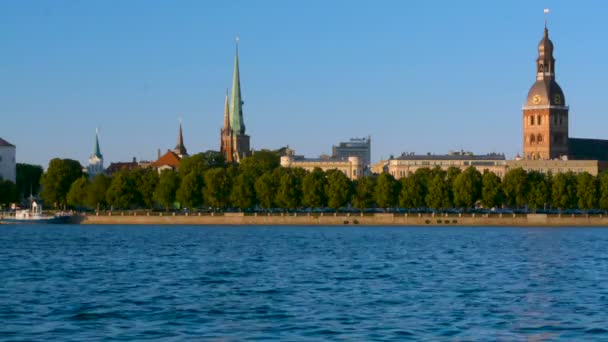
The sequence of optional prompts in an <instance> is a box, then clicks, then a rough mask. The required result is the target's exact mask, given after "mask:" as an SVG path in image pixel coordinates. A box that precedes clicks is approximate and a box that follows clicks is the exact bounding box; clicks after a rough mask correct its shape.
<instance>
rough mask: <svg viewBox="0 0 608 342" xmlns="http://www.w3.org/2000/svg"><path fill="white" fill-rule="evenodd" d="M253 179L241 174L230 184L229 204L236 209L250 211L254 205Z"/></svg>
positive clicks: (244, 173)
mask: <svg viewBox="0 0 608 342" xmlns="http://www.w3.org/2000/svg"><path fill="white" fill-rule="evenodd" d="M255 198H256V197H255V179H254V178H253V177H252V176H251V175H249V174H248V173H247V172H241V173H240V174H239V175H238V176H236V177H235V178H234V182H232V192H231V193H230V202H232V205H234V206H235V207H237V208H240V209H250V208H253V206H254V205H255Z"/></svg>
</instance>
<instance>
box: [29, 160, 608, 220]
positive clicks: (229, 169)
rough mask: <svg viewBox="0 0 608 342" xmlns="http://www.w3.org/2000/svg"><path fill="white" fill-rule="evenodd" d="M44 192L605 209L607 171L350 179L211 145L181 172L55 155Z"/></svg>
mask: <svg viewBox="0 0 608 342" xmlns="http://www.w3.org/2000/svg"><path fill="white" fill-rule="evenodd" d="M41 184H42V191H41V193H40V195H41V197H42V198H43V199H44V201H45V202H46V203H47V205H48V204H52V205H54V206H57V207H64V206H69V207H72V208H76V209H85V208H88V209H93V210H98V209H99V210H107V209H138V208H158V209H166V210H172V209H180V208H191V209H195V208H206V209H209V208H211V209H213V210H224V209H228V208H232V209H241V210H250V209H274V208H277V209H297V208H331V209H335V210H338V209H340V208H346V207H352V208H356V209H361V210H363V209H367V208H398V207H399V208H433V209H448V208H473V207H476V206H479V205H481V206H483V207H485V208H500V207H509V208H524V207H526V208H529V209H543V208H547V209H549V208H555V209H557V208H559V209H574V208H578V209H594V208H600V209H604V210H608V173H602V174H600V175H599V176H597V177H594V176H592V175H590V174H588V173H580V174H574V173H572V172H568V173H559V174H556V175H551V174H544V173H540V172H537V171H530V172H526V171H524V170H523V169H521V168H518V169H513V170H510V171H509V172H507V174H506V175H505V177H504V179H501V178H500V177H498V176H497V175H495V174H494V173H491V172H484V173H480V172H479V171H477V170H476V169H475V168H472V167H470V168H467V169H466V170H464V171H461V170H460V169H458V168H456V167H451V168H449V169H448V170H442V169H440V168H434V169H425V168H422V169H418V170H417V171H416V172H415V173H413V174H411V175H409V176H407V177H404V178H401V179H395V178H394V177H393V176H392V175H390V174H388V173H383V174H380V175H369V176H364V177H362V178H360V179H358V180H355V181H352V180H350V179H349V178H348V177H347V176H346V175H344V173H342V172H340V171H338V170H328V171H322V170H321V169H318V168H317V169H314V170H313V171H310V172H309V171H305V170H304V169H301V168H283V167H280V166H279V155H278V154H277V153H274V152H270V151H260V152H256V153H255V154H254V155H253V156H251V157H248V158H245V159H244V160H243V161H242V162H241V163H240V164H238V165H237V164H227V163H225V161H224V159H223V157H222V155H221V154H220V153H218V152H215V151H208V152H204V153H199V154H196V155H193V156H191V157H186V158H184V159H182V161H181V165H180V170H179V172H176V171H173V170H164V171H162V172H161V173H160V174H159V173H158V172H157V170H154V169H142V168H138V169H134V170H123V171H119V172H118V173H116V174H114V175H112V176H107V175H103V174H102V175H97V176H96V177H94V178H93V179H88V178H87V177H86V175H84V174H83V173H82V167H81V166H80V164H79V163H78V162H77V161H74V160H69V159H54V160H52V161H51V162H50V164H49V168H48V170H47V172H46V173H44V174H43V176H42V179H41Z"/></svg>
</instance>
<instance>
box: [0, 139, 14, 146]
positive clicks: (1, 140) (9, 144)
mask: <svg viewBox="0 0 608 342" xmlns="http://www.w3.org/2000/svg"><path fill="white" fill-rule="evenodd" d="M0 146H7V147H15V145H13V144H11V143H9V142H8V141H6V140H4V139H2V138H0Z"/></svg>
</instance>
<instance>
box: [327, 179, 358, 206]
mask: <svg viewBox="0 0 608 342" xmlns="http://www.w3.org/2000/svg"><path fill="white" fill-rule="evenodd" d="M326 175H327V189H326V194H327V205H328V206H329V207H330V208H333V209H334V210H338V209H340V208H341V207H344V206H346V205H347V204H348V202H349V201H350V199H351V196H352V193H353V184H352V182H351V181H350V179H348V177H346V175H345V174H344V173H343V172H341V171H339V170H329V171H327V173H326Z"/></svg>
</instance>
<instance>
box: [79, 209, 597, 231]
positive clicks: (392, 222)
mask: <svg viewBox="0 0 608 342" xmlns="http://www.w3.org/2000/svg"><path fill="white" fill-rule="evenodd" d="M74 223H80V224H142V225H144V224H145V225H153V224H176V225H324V226H325V225H364V226H435V227H437V226H608V216H605V215H603V216H602V215H545V214H527V215H512V214H508V215H498V214H492V215H479V214H478V215H471V214H466V215H458V214H450V215H427V214H365V215H361V214H350V215H348V214H302V213H300V214H293V213H292V214H272V215H268V214H243V213H226V214H216V215H212V214H201V215H198V214H190V215H183V214H180V215H174V214H172V213H132V212H121V213H116V212H114V213H111V214H110V213H103V214H102V213H100V214H88V215H82V216H77V217H75V219H74Z"/></svg>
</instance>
